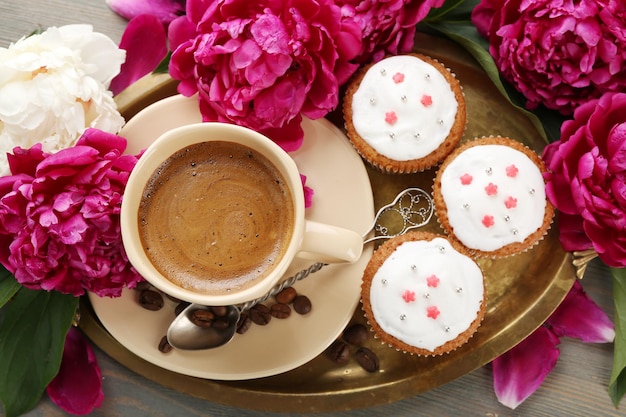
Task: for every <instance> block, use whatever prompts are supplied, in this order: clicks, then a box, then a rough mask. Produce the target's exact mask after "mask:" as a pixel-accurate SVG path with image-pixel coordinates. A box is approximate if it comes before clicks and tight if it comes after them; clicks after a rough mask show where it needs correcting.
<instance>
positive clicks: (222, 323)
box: [211, 317, 229, 330]
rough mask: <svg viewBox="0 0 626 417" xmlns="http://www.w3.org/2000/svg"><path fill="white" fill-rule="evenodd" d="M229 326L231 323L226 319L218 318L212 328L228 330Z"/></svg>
mask: <svg viewBox="0 0 626 417" xmlns="http://www.w3.org/2000/svg"><path fill="white" fill-rule="evenodd" d="M228 324H229V322H228V319H227V318H226V317H216V318H215V320H213V324H212V326H211V327H213V328H214V329H215V330H226V329H227V328H228Z"/></svg>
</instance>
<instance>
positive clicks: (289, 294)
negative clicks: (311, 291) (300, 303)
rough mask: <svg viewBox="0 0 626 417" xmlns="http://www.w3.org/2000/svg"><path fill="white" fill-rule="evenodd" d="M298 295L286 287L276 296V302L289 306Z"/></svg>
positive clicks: (293, 289)
mask: <svg viewBox="0 0 626 417" xmlns="http://www.w3.org/2000/svg"><path fill="white" fill-rule="evenodd" d="M297 295H298V293H297V292H296V289H295V288H293V287H287V288H284V289H282V290H281V291H280V292H279V293H278V294H276V301H277V302H279V303H283V304H289V303H291V302H292V301H293V299H294V298H296V296H297Z"/></svg>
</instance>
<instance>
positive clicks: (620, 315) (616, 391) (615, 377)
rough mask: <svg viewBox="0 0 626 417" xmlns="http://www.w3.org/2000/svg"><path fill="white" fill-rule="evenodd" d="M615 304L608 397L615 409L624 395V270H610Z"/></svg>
mask: <svg viewBox="0 0 626 417" xmlns="http://www.w3.org/2000/svg"><path fill="white" fill-rule="evenodd" d="M611 273H612V275H613V302H614V303H615V343H614V345H613V371H612V372H611V379H610V381H609V395H610V396H611V400H612V401H613V404H614V405H615V407H617V406H618V405H619V402H620V400H621V399H622V397H623V396H624V394H626V268H612V269H611Z"/></svg>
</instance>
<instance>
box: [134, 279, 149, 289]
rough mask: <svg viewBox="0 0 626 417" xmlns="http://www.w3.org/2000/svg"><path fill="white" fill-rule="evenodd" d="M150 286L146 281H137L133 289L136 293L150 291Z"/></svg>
mask: <svg viewBox="0 0 626 417" xmlns="http://www.w3.org/2000/svg"><path fill="white" fill-rule="evenodd" d="M151 286H152V285H151V284H150V283H149V282H148V281H139V282H138V283H137V285H135V288H134V289H135V290H137V291H143V290H148V289H150V287H151Z"/></svg>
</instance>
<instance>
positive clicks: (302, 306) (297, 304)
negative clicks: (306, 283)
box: [293, 295, 311, 314]
mask: <svg viewBox="0 0 626 417" xmlns="http://www.w3.org/2000/svg"><path fill="white" fill-rule="evenodd" d="M293 309H294V310H295V311H296V313H298V314H307V313H309V312H310V311H311V300H309V297H307V296H306V295H298V296H296V298H294V299H293Z"/></svg>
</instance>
